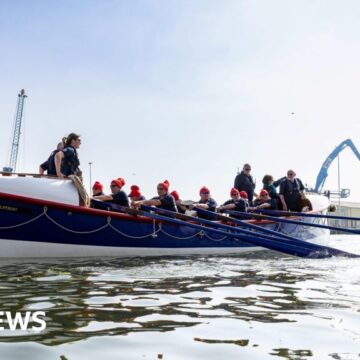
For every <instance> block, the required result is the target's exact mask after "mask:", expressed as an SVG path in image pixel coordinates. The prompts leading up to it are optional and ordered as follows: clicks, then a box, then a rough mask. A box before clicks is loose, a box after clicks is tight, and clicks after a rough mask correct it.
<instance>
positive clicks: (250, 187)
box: [234, 164, 258, 204]
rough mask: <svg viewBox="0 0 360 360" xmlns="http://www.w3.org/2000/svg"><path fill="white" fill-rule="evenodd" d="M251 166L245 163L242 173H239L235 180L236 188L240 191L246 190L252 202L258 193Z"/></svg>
mask: <svg viewBox="0 0 360 360" xmlns="http://www.w3.org/2000/svg"><path fill="white" fill-rule="evenodd" d="M250 172H251V166H250V165H249V164H245V165H244V166H243V169H242V171H241V173H240V174H238V175H237V176H236V178H235V181H234V188H235V189H238V190H239V191H246V192H247V194H248V199H249V203H250V204H251V203H252V201H253V198H254V195H255V196H256V197H258V196H257V194H256V193H255V182H254V179H253V177H252V175H251V174H250Z"/></svg>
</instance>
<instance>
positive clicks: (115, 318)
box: [0, 236, 360, 360]
mask: <svg viewBox="0 0 360 360" xmlns="http://www.w3.org/2000/svg"><path fill="white" fill-rule="evenodd" d="M329 244H330V245H337V246H338V247H340V248H342V249H345V250H351V251H353V252H357V253H360V237H354V236H341V237H339V236H332V237H331V240H330V243H329ZM37 310H44V311H46V322H47V328H46V330H44V331H43V332H40V333H34V332H30V331H28V332H25V331H21V330H18V331H16V332H14V331H12V332H10V331H9V330H5V331H0V359H35V360H38V359H39V360H41V359H46V360H48V359H64V360H65V359H68V360H79V359H80V360H81V359H86V360H88V359H102V360H108V359H160V358H162V359H164V360H168V359H169V360H170V359H171V360H173V359H274V358H275V359H276V358H279V359H281V358H282V359H358V360H359V359H360V260H359V259H344V258H338V259H327V260H313V259H312V260H310V259H309V260H307V259H297V258H293V257H288V256H280V255H277V254H274V253H269V252H262V253H256V254H254V255H249V256H246V257H240V256H236V257H230V256H228V257H183V258H149V259H143V258H135V259H95V260H94V259H91V260H89V259H83V260H49V261H47V262H45V261H42V262H37V261H35V260H25V261H22V262H14V261H1V262H0V311H11V312H16V311H22V312H25V311H37Z"/></svg>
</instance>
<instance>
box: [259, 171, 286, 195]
mask: <svg viewBox="0 0 360 360" xmlns="http://www.w3.org/2000/svg"><path fill="white" fill-rule="evenodd" d="M285 179H286V176H285V177H282V178H281V179H279V180H276V181H274V178H273V177H272V175H265V176H264V177H263V180H262V183H263V189H264V190H266V191H267V192H268V193H269V196H270V197H271V198H272V199H280V198H279V194H278V193H277V191H276V188H277V187H279V186H280V184H281V182H282V181H283V180H285Z"/></svg>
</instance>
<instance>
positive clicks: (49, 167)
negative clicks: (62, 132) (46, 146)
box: [39, 141, 64, 176]
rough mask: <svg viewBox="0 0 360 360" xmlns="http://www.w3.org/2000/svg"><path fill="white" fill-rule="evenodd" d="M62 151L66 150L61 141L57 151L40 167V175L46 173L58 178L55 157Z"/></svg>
mask: <svg viewBox="0 0 360 360" xmlns="http://www.w3.org/2000/svg"><path fill="white" fill-rule="evenodd" d="M62 149H64V143H63V142H62V141H61V142H59V143H58V144H57V147H56V150H54V151H52V152H51V154H50V156H49V157H48V159H47V160H46V161H44V162H43V163H42V164H41V165H40V166H39V174H40V175H44V174H45V172H46V173H47V175H49V176H56V168H55V155H56V154H57V153H58V152H59V151H60V150H62Z"/></svg>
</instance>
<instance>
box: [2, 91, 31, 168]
mask: <svg viewBox="0 0 360 360" xmlns="http://www.w3.org/2000/svg"><path fill="white" fill-rule="evenodd" d="M25 98H27V95H25V90H24V89H22V90H21V91H20V93H19V94H18V102H17V107H16V116H15V124H14V134H13V140H12V145H11V153H10V161H9V165H8V166H5V167H4V168H3V171H4V172H9V173H12V172H15V171H16V162H17V156H18V150H19V143H20V134H21V123H22V118H23V112H24V102H25Z"/></svg>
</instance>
